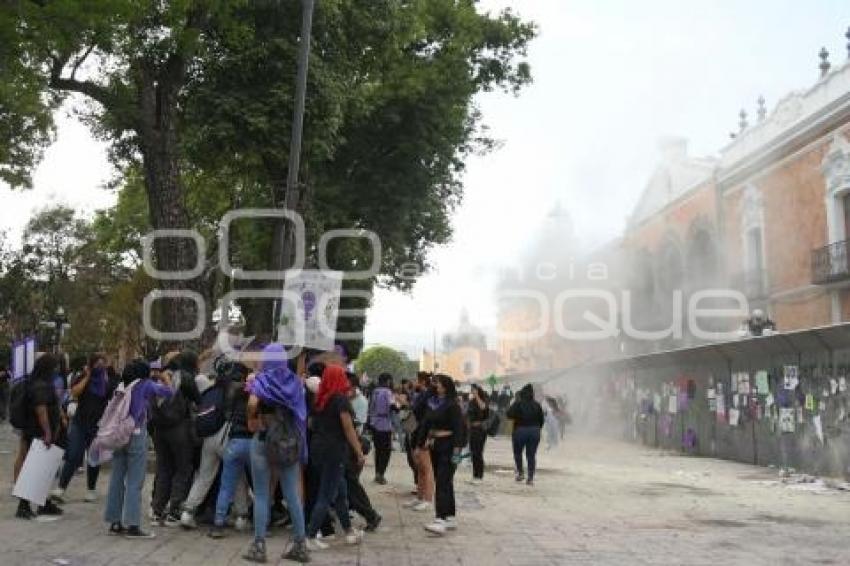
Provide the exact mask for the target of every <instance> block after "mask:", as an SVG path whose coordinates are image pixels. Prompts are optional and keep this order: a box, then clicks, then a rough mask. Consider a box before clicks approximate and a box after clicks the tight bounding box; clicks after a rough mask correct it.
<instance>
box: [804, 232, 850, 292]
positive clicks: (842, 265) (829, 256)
mask: <svg viewBox="0 0 850 566" xmlns="http://www.w3.org/2000/svg"><path fill="white" fill-rule="evenodd" d="M848 250H850V240H844V241H841V242H835V243H834V244H829V245H828V246H824V247H822V248H818V249H816V250H813V251H812V283H814V284H815V285H826V284H828V283H836V282H839V281H844V280H846V279H850V264H848V261H847V260H848V257H850V254H848Z"/></svg>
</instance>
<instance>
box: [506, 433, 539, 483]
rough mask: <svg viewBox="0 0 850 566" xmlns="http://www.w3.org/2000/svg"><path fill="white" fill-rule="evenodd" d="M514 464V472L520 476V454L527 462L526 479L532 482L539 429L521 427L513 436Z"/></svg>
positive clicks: (535, 464)
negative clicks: (523, 454) (523, 455)
mask: <svg viewBox="0 0 850 566" xmlns="http://www.w3.org/2000/svg"><path fill="white" fill-rule="evenodd" d="M512 440H513V448H514V464H515V465H516V471H517V473H519V474H522V453H523V452H525V457H526V459H527V460H528V479H529V480H532V481H533V480H534V471H535V470H536V469H537V447H538V446H539V445H540V429H539V428H538V427H536V426H521V427H517V428H516V429H515V430H514V434H513V438H512Z"/></svg>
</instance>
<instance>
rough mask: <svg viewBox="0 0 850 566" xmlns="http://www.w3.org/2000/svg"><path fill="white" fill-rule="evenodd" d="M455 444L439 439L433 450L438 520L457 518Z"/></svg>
mask: <svg viewBox="0 0 850 566" xmlns="http://www.w3.org/2000/svg"><path fill="white" fill-rule="evenodd" d="M453 452H454V443H453V442H452V440H451V439H450V438H446V439H443V438H438V439H436V440H435V441H434V446H433V447H432V448H431V465H432V466H433V467H434V481H435V483H436V485H435V490H434V507H435V510H436V512H437V518H439V519H445V518H447V517H454V516H455V485H454V481H455V469H456V466H455V465H454V464H453V463H452V454H453Z"/></svg>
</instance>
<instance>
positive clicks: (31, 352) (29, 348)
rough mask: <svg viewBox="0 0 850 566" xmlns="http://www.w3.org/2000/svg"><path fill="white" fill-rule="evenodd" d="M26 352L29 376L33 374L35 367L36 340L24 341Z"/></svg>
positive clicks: (28, 339)
mask: <svg viewBox="0 0 850 566" xmlns="http://www.w3.org/2000/svg"><path fill="white" fill-rule="evenodd" d="M24 350H25V353H26V357H27V362H26V368H27V375H29V374H31V373H32V368H33V367H35V338H27V339H26V340H25V341H24Z"/></svg>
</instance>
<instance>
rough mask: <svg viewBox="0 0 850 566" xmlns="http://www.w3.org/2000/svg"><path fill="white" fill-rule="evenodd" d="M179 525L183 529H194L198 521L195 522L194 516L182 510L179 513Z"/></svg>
mask: <svg viewBox="0 0 850 566" xmlns="http://www.w3.org/2000/svg"><path fill="white" fill-rule="evenodd" d="M180 526H181V527H183V528H184V529H195V528H197V527H198V523H196V522H195V517H194V515H192V514H191V513H189V512H188V511H183V512H182V513H181V514H180Z"/></svg>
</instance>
